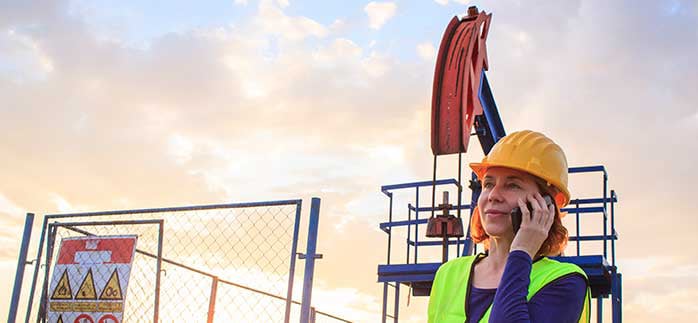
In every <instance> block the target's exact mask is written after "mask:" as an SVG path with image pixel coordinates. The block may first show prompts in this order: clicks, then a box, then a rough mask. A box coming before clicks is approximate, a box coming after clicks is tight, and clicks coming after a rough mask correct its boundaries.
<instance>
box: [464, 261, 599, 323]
mask: <svg viewBox="0 0 698 323" xmlns="http://www.w3.org/2000/svg"><path fill="white" fill-rule="evenodd" d="M532 265H533V262H532V261H531V257H530V256H529V255H528V254H527V253H526V252H524V251H521V250H514V251H512V252H511V253H510V254H509V257H508V259H507V263H506V266H505V267H504V273H503V274H502V279H501V281H500V283H499V287H498V288H493V289H483V288H476V287H471V290H470V292H471V294H470V298H469V300H468V309H469V314H470V316H469V317H468V321H467V322H478V321H479V319H480V318H481V317H482V316H483V315H484V313H485V311H487V309H488V308H489V306H490V304H492V312H491V313H490V322H507V323H518V322H536V323H545V322H555V323H564V322H577V320H578V319H579V315H580V313H581V310H582V306H583V304H584V298H585V296H586V288H587V284H586V281H585V279H584V277H582V276H581V275H570V276H566V277H564V278H561V279H559V280H557V281H555V282H552V283H550V284H549V285H547V286H545V287H543V288H542V289H541V290H540V291H538V293H536V295H534V296H533V297H532V298H531V300H530V301H527V300H526V296H527V295H528V285H529V283H530V274H531V266H532Z"/></svg>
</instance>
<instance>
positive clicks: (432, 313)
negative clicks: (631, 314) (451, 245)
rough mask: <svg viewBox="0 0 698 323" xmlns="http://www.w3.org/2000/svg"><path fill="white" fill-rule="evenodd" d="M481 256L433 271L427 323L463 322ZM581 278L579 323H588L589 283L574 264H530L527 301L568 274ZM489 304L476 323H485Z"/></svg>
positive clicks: (546, 262)
mask: <svg viewBox="0 0 698 323" xmlns="http://www.w3.org/2000/svg"><path fill="white" fill-rule="evenodd" d="M484 256H485V255H484V254H478V255H476V256H467V257H460V258H456V259H453V260H451V261H449V262H447V263H445V264H443V265H442V266H441V267H440V268H439V270H438V271H437V272H436V277H434V283H433V284H432V287H431V294H430V295H429V310H428V316H429V323H451V322H458V323H463V322H465V320H466V312H467V310H466V309H467V306H468V303H467V302H466V300H467V299H468V297H469V295H467V294H468V293H470V286H471V283H472V282H471V281H470V277H472V275H473V270H474V268H475V266H473V264H474V263H475V262H477V261H479V260H480V259H482V258H483V257H484ZM577 274H578V275H582V277H584V280H586V281H587V290H586V296H585V297H584V307H583V308H582V311H581V313H580V315H579V320H578V321H579V323H588V322H589V321H590V319H591V313H590V301H591V294H590V291H589V283H588V282H589V280H588V278H587V276H586V274H585V273H584V271H583V270H582V269H581V268H579V267H578V266H577V265H575V264H570V263H563V262H559V261H555V260H552V259H549V258H547V257H543V258H541V259H539V260H537V261H535V262H534V263H533V266H532V267H531V276H530V279H531V280H530V283H529V285H528V296H527V297H526V300H527V301H530V300H531V298H532V297H533V296H534V295H536V293H537V292H538V291H540V290H541V289H542V288H543V287H545V286H547V285H548V284H550V283H552V282H554V281H556V280H558V279H561V278H564V277H568V276H569V275H577ZM491 311H492V305H491V304H490V307H489V308H488V309H487V311H486V312H485V314H484V315H483V316H482V318H481V319H480V321H479V322H480V323H483V322H488V321H489V319H490V312H491Z"/></svg>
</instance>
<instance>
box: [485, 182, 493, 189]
mask: <svg viewBox="0 0 698 323" xmlns="http://www.w3.org/2000/svg"><path fill="white" fill-rule="evenodd" d="M493 186H494V184H493V183H492V182H485V183H484V184H482V187H484V188H492V187H493Z"/></svg>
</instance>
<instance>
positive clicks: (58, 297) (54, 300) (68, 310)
mask: <svg viewBox="0 0 698 323" xmlns="http://www.w3.org/2000/svg"><path fill="white" fill-rule="evenodd" d="M136 241H137V236H136V235H121V236H89V237H71V238H65V239H63V240H61V243H60V247H59V249H58V257H57V261H56V264H55V265H54V268H53V275H52V279H51V281H50V284H49V295H50V299H49V306H48V317H47V319H48V322H66V323H69V322H74V323H90V322H92V323H94V322H95V318H100V319H99V322H110V323H111V322H121V321H122V319H123V313H124V302H125V299H126V294H127V290H128V282H129V277H130V274H131V266H132V264H133V258H134V255H135V251H136Z"/></svg>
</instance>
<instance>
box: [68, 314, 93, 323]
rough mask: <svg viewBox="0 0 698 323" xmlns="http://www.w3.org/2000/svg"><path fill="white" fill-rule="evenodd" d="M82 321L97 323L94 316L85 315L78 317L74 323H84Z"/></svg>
mask: <svg viewBox="0 0 698 323" xmlns="http://www.w3.org/2000/svg"><path fill="white" fill-rule="evenodd" d="M81 319H88V320H90V322H92V323H95V319H93V318H92V316H89V315H87V314H85V313H83V314H80V315H78V317H76V318H75V320H74V321H73V323H83V322H81V321H80V320H81Z"/></svg>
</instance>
